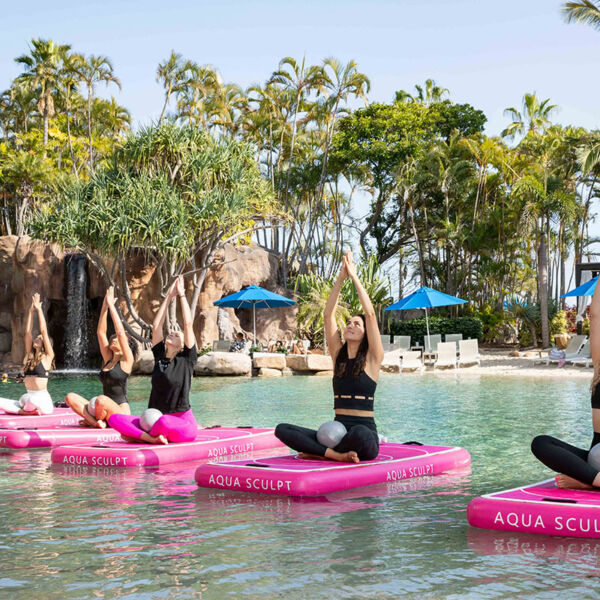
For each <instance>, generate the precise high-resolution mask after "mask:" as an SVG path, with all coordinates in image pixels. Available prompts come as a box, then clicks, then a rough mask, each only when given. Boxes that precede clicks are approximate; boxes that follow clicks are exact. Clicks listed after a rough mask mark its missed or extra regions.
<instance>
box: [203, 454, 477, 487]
mask: <svg viewBox="0 0 600 600" xmlns="http://www.w3.org/2000/svg"><path fill="white" fill-rule="evenodd" d="M470 463H471V456H470V455H469V453H468V452H467V451H466V450H464V449H463V448H453V447H447V446H418V445H413V444H393V443H382V444H381V446H380V449H379V456H378V457H377V458H376V459H375V460H367V461H363V462H360V463H338V462H334V461H329V460H325V461H324V460H307V459H302V458H299V457H298V455H297V454H293V455H287V456H275V457H270V458H257V459H255V460H239V461H231V462H222V463H214V462H209V463H207V464H204V465H200V466H199V467H198V468H197V469H196V475H195V478H196V483H198V485H199V486H201V487H208V488H218V489H228V490H237V491H244V492H260V493H263V494H284V495H289V496H319V495H322V494H330V493H332V492H339V491H341V490H348V489H352V488H357V487H362V486H365V485H374V484H376V483H386V482H390V481H398V480H401V479H409V478H411V477H421V476H424V475H439V474H440V473H445V472H447V471H452V470H455V469H460V468H463V467H465V466H467V465H469V464H470Z"/></svg>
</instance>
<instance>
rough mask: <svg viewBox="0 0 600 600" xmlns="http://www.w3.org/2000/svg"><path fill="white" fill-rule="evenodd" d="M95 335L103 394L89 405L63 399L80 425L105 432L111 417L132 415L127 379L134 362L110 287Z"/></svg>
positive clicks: (77, 399)
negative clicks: (109, 333) (78, 417)
mask: <svg viewBox="0 0 600 600" xmlns="http://www.w3.org/2000/svg"><path fill="white" fill-rule="evenodd" d="M109 312H110V316H111V318H112V321H113V324H114V326H115V334H114V335H113V336H111V338H110V340H109V339H108V338H107V336H106V329H107V321H108V313H109ZM97 335H98V344H99V345H100V352H101V354H102V359H103V360H104V365H103V367H102V369H100V374H99V378H100V381H101V382H102V394H100V395H99V396H95V397H94V398H92V399H91V400H90V401H89V402H88V401H87V400H86V399H85V398H84V397H83V396H80V395H79V394H75V393H73V392H70V393H69V394H67V395H66V397H65V401H66V403H67V404H68V405H69V406H70V407H71V408H72V409H73V410H74V411H75V412H76V413H77V414H78V415H81V416H82V417H83V419H84V420H83V421H82V422H81V425H85V426H91V427H100V428H104V427H106V425H107V421H108V417H110V415H113V414H126V415H130V414H131V410H130V409H129V403H128V401H127V379H128V378H129V375H130V374H131V370H132V368H133V363H134V360H135V357H134V353H133V350H132V349H131V346H130V343H129V338H128V337H127V334H126V333H125V329H124V327H123V324H122V323H121V319H120V318H119V314H118V313H117V309H116V308H115V294H114V289H113V287H112V286H111V287H109V288H108V290H107V291H106V295H105V296H104V302H103V304H102V311H101V312H100V319H99V320H98V329H97Z"/></svg>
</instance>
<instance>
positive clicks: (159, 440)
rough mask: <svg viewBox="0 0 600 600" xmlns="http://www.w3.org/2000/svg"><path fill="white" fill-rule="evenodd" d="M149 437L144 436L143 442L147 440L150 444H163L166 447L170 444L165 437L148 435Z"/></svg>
mask: <svg viewBox="0 0 600 600" xmlns="http://www.w3.org/2000/svg"><path fill="white" fill-rule="evenodd" d="M146 435H147V436H148V437H147V438H146V437H145V436H142V439H143V440H146V441H147V442H149V443H150V444H163V445H166V444H168V443H169V440H168V439H167V438H166V437H165V436H164V435H150V434H149V433H147V434H146Z"/></svg>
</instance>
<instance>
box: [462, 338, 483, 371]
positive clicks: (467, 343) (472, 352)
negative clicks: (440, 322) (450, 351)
mask: <svg viewBox="0 0 600 600" xmlns="http://www.w3.org/2000/svg"><path fill="white" fill-rule="evenodd" d="M458 350H459V352H460V356H459V357H458V366H459V367H460V365H466V364H473V363H477V364H478V365H480V364H481V357H480V356H479V342H478V341H477V340H476V339H475V340H460V341H459V342H458Z"/></svg>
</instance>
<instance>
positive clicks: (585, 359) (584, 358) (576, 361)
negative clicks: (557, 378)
mask: <svg viewBox="0 0 600 600" xmlns="http://www.w3.org/2000/svg"><path fill="white" fill-rule="evenodd" d="M565 360H567V362H570V363H571V364H572V365H583V366H584V367H591V366H592V365H593V363H592V351H591V348H590V340H586V341H585V343H584V344H583V346H581V349H580V350H579V352H578V354H577V356H576V357H575V358H570V359H565Z"/></svg>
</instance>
